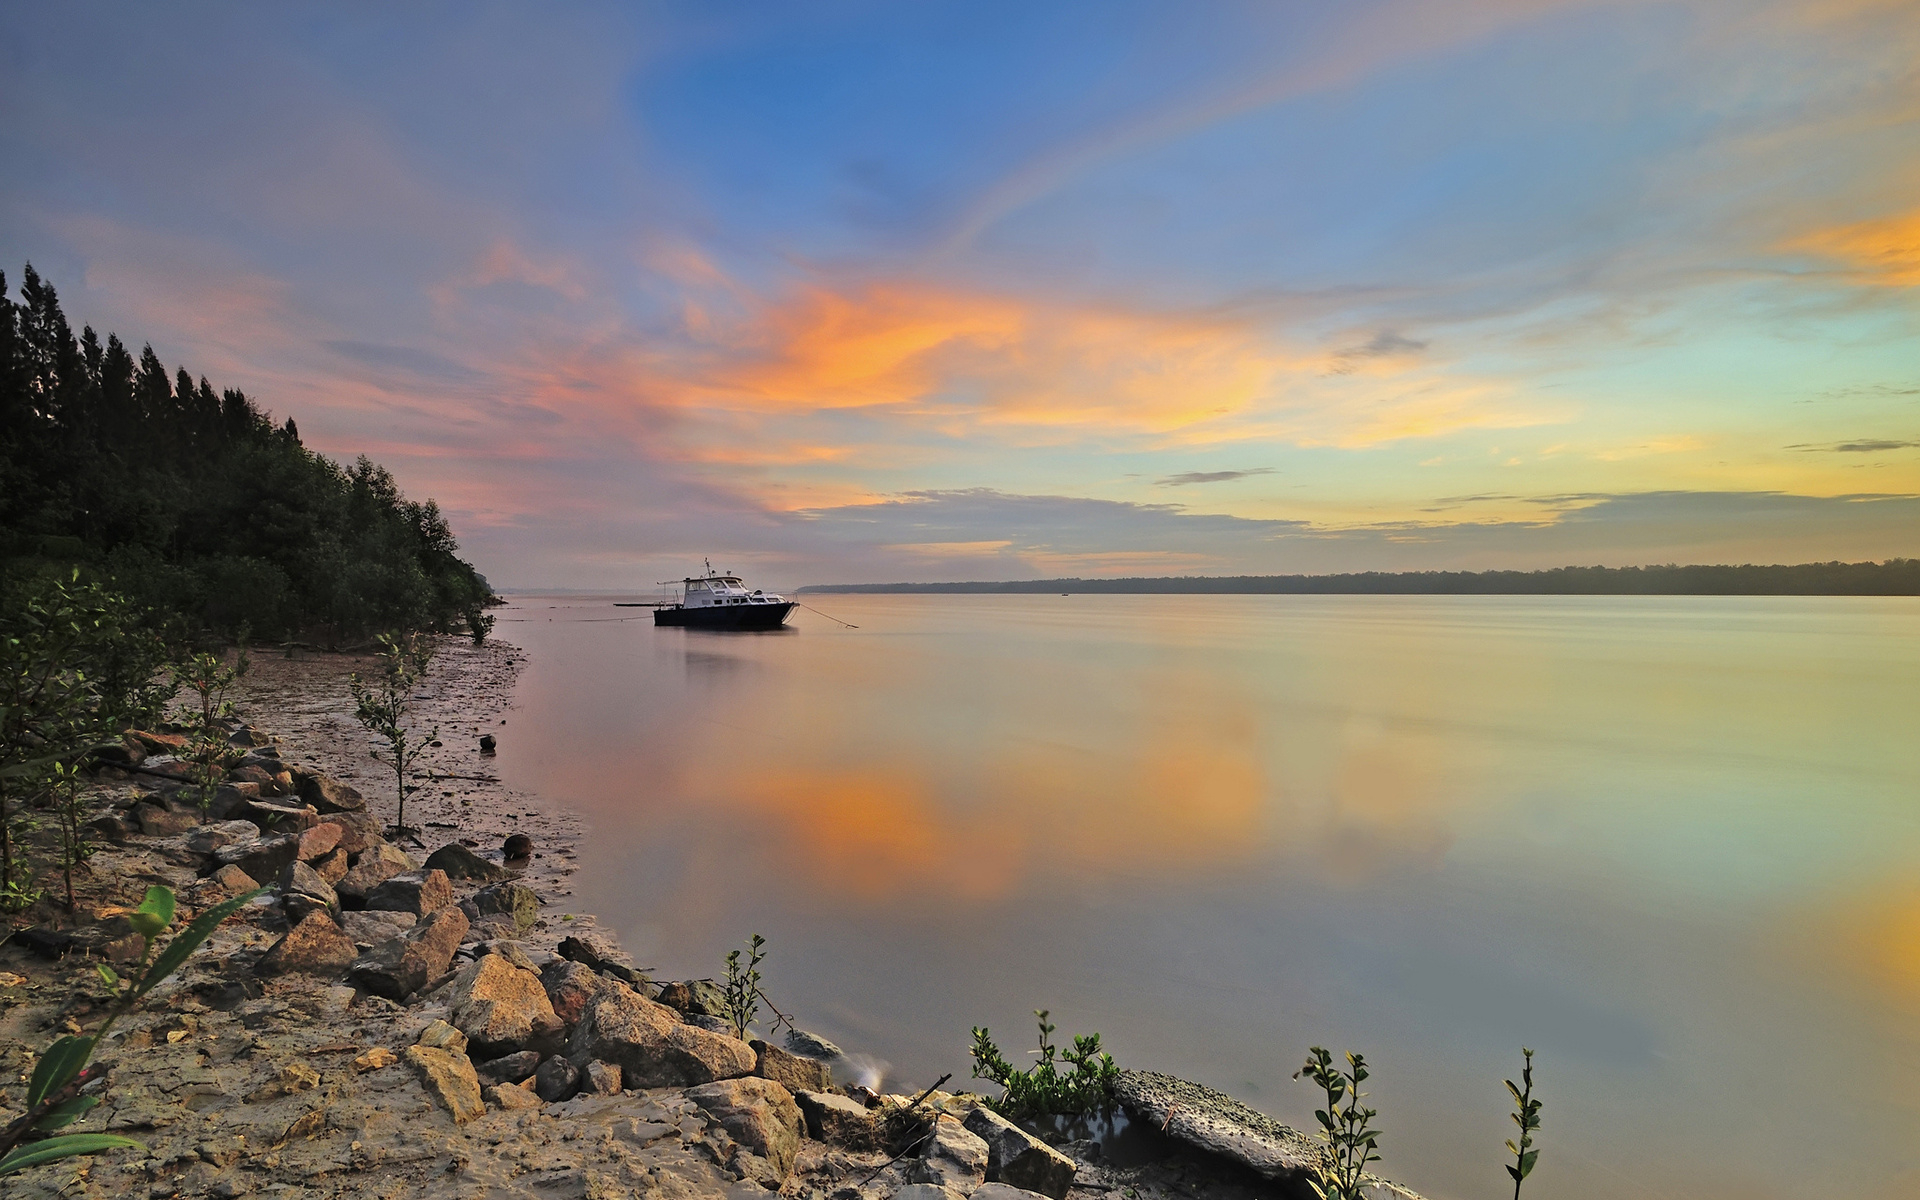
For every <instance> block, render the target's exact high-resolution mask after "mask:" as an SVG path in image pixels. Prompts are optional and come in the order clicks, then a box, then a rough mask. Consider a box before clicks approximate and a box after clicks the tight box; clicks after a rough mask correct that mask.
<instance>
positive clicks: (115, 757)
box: [87, 738, 147, 767]
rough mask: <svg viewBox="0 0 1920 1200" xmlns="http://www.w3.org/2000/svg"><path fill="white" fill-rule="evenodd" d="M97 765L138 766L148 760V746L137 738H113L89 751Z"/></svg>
mask: <svg viewBox="0 0 1920 1200" xmlns="http://www.w3.org/2000/svg"><path fill="white" fill-rule="evenodd" d="M87 760H88V761H89V762H91V763H92V764H93V765H94V766H96V767H137V766H139V765H140V764H141V763H143V762H145V761H147V748H146V746H144V745H142V744H141V743H140V742H139V741H138V740H137V739H135V738H113V739H112V740H110V741H105V742H101V743H100V744H99V745H97V746H95V747H93V748H92V749H91V750H88V751H87Z"/></svg>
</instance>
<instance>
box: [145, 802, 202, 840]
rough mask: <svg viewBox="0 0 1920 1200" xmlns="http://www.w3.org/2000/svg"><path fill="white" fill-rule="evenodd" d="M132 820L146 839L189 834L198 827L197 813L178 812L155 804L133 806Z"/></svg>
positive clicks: (198, 815)
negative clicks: (137, 824) (136, 823)
mask: <svg viewBox="0 0 1920 1200" xmlns="http://www.w3.org/2000/svg"><path fill="white" fill-rule="evenodd" d="M133 819H134V820H135V821H136V822H138V823H139V825H140V832H141V833H144V834H146V835H147V836H148V837H171V836H172V835H174V834H176V833H189V832H191V831H193V830H195V829H197V828H199V826H200V814H199V813H197V812H178V811H175V810H173V809H169V808H162V807H161V806H159V805H157V804H136V805H134V808H133Z"/></svg>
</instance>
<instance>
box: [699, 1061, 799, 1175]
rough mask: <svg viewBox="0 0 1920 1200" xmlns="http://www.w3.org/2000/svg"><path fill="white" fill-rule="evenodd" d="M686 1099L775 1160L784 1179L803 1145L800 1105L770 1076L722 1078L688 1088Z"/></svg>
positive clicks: (749, 1146)
mask: <svg viewBox="0 0 1920 1200" xmlns="http://www.w3.org/2000/svg"><path fill="white" fill-rule="evenodd" d="M687 1099H689V1100H691V1101H693V1102H694V1103H695V1104H698V1105H699V1106H700V1107H701V1108H703V1109H705V1110H706V1112H707V1115H708V1116H710V1117H712V1118H713V1119H714V1120H715V1121H716V1122H718V1123H719V1125H720V1127H721V1128H723V1129H725V1130H726V1131H727V1132H728V1133H730V1134H732V1135H733V1140H734V1141H736V1142H738V1143H740V1144H741V1145H742V1146H745V1147H746V1148H747V1149H749V1150H751V1151H753V1152H754V1153H755V1154H758V1155H760V1156H761V1157H762V1158H764V1159H766V1160H767V1161H768V1162H770V1163H772V1164H773V1165H774V1167H775V1168H776V1169H777V1170H778V1171H779V1173H780V1177H781V1178H782V1179H785V1178H786V1177H787V1175H788V1174H789V1173H790V1172H791V1171H792V1170H793V1156H794V1155H795V1154H796V1153H797V1152H798V1151H799V1149H800V1133H801V1116H800V1107H799V1106H798V1105H797V1104H795V1103H794V1102H793V1096H792V1094H791V1093H789V1092H788V1091H787V1089H786V1088H783V1087H781V1086H780V1085H779V1084H777V1083H775V1082H774V1081H773V1080H771V1079H757V1078H754V1079H723V1080H719V1081H717V1082H715V1083H708V1084H703V1085H701V1086H700V1087H694V1088H688V1089H687Z"/></svg>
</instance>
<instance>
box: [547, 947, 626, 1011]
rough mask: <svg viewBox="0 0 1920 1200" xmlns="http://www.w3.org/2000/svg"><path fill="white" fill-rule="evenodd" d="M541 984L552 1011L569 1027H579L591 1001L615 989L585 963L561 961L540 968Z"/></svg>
mask: <svg viewBox="0 0 1920 1200" xmlns="http://www.w3.org/2000/svg"><path fill="white" fill-rule="evenodd" d="M540 982H541V984H542V986H544V987H545V988H546V991H547V1000H548V1001H549V1002H550V1003H551V1004H552V1005H553V1011H554V1012H555V1013H557V1014H558V1015H559V1017H560V1019H561V1020H562V1021H565V1022H566V1023H567V1024H568V1025H578V1024H579V1023H580V1018H582V1017H584V1016H586V1015H587V1006H588V1005H590V1004H592V1003H593V1001H594V998H595V997H597V996H599V995H600V993H602V992H604V991H606V990H607V989H608V988H611V987H612V986H614V985H613V984H612V982H611V981H609V980H608V979H607V978H606V977H605V976H603V975H601V974H600V973H599V972H598V971H595V970H594V969H593V968H592V967H589V966H587V965H586V964H585V963H579V962H568V961H567V960H566V959H564V958H563V959H560V960H559V961H557V962H550V963H548V964H547V965H546V966H545V967H543V968H541V970H540Z"/></svg>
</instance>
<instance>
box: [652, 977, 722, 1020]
mask: <svg viewBox="0 0 1920 1200" xmlns="http://www.w3.org/2000/svg"><path fill="white" fill-rule="evenodd" d="M660 1003H662V1004H664V1005H666V1006H667V1007H668V1008H677V1009H679V1010H680V1011H681V1012H683V1013H689V1014H697V1015H699V1016H703V1017H724V1016H726V1015H727V993H726V992H725V991H723V990H721V988H720V986H719V985H718V984H716V983H714V981H713V980H711V979H689V980H686V981H684V982H681V983H663V984H661V985H660Z"/></svg>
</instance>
